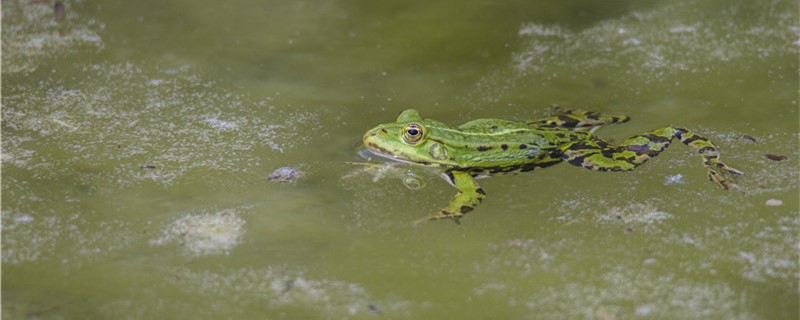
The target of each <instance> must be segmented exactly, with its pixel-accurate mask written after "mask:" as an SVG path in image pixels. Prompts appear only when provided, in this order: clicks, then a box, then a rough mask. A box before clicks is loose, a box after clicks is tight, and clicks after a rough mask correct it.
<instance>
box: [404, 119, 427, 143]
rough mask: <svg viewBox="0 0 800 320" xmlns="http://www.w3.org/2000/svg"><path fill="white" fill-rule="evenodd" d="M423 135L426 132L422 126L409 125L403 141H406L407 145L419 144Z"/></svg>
mask: <svg viewBox="0 0 800 320" xmlns="http://www.w3.org/2000/svg"><path fill="white" fill-rule="evenodd" d="M423 135H424V132H423V130H422V126H421V125H418V124H416V123H412V124H409V125H407V126H406V128H405V129H403V140H405V141H406V142H407V143H411V144H414V143H417V142H419V141H420V140H422V136H423Z"/></svg>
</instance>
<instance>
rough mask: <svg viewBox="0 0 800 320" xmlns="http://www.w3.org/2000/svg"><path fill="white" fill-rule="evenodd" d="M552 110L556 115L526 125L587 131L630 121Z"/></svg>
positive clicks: (597, 114)
mask: <svg viewBox="0 0 800 320" xmlns="http://www.w3.org/2000/svg"><path fill="white" fill-rule="evenodd" d="M554 110H555V112H556V113H558V115H555V116H551V117H545V118H539V119H533V120H530V121H527V122H526V123H527V124H528V125H531V126H537V127H543V126H544V127H559V128H568V129H573V130H578V131H588V130H590V129H592V128H596V127H598V126H601V125H605V124H613V123H623V122H626V121H628V120H630V117H628V116H625V115H621V114H613V113H599V112H594V111H584V110H574V109H567V108H562V107H559V106H556V107H554Z"/></svg>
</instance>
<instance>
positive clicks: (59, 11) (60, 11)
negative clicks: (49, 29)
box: [53, 2, 67, 21]
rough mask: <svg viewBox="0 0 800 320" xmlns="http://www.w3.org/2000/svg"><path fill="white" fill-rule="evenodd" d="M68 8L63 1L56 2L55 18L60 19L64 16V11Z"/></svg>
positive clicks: (54, 8)
mask: <svg viewBox="0 0 800 320" xmlns="http://www.w3.org/2000/svg"><path fill="white" fill-rule="evenodd" d="M66 9H67V7H66V6H64V3H62V2H56V4H55V5H54V6H53V20H55V21H58V20H60V19H61V17H63V16H64V11H65V10H66Z"/></svg>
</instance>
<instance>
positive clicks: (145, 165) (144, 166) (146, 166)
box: [139, 164, 156, 169]
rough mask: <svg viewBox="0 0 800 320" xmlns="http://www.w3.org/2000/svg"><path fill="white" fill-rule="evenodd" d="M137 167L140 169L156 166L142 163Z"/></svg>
mask: <svg viewBox="0 0 800 320" xmlns="http://www.w3.org/2000/svg"><path fill="white" fill-rule="evenodd" d="M139 168H140V169H155V168H156V166H154V165H152V164H143V165H141V166H139Z"/></svg>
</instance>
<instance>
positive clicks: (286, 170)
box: [267, 167, 305, 183]
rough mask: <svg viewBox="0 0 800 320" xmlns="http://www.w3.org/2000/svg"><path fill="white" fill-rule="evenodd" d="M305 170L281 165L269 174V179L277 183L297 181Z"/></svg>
mask: <svg viewBox="0 0 800 320" xmlns="http://www.w3.org/2000/svg"><path fill="white" fill-rule="evenodd" d="M304 175H305V172H303V171H301V170H300V169H295V168H292V167H280V168H278V169H275V171H272V173H270V174H269V176H267V180H269V181H272V182H277V183H295V182H297V179H300V178H301V177H302V176H304Z"/></svg>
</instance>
